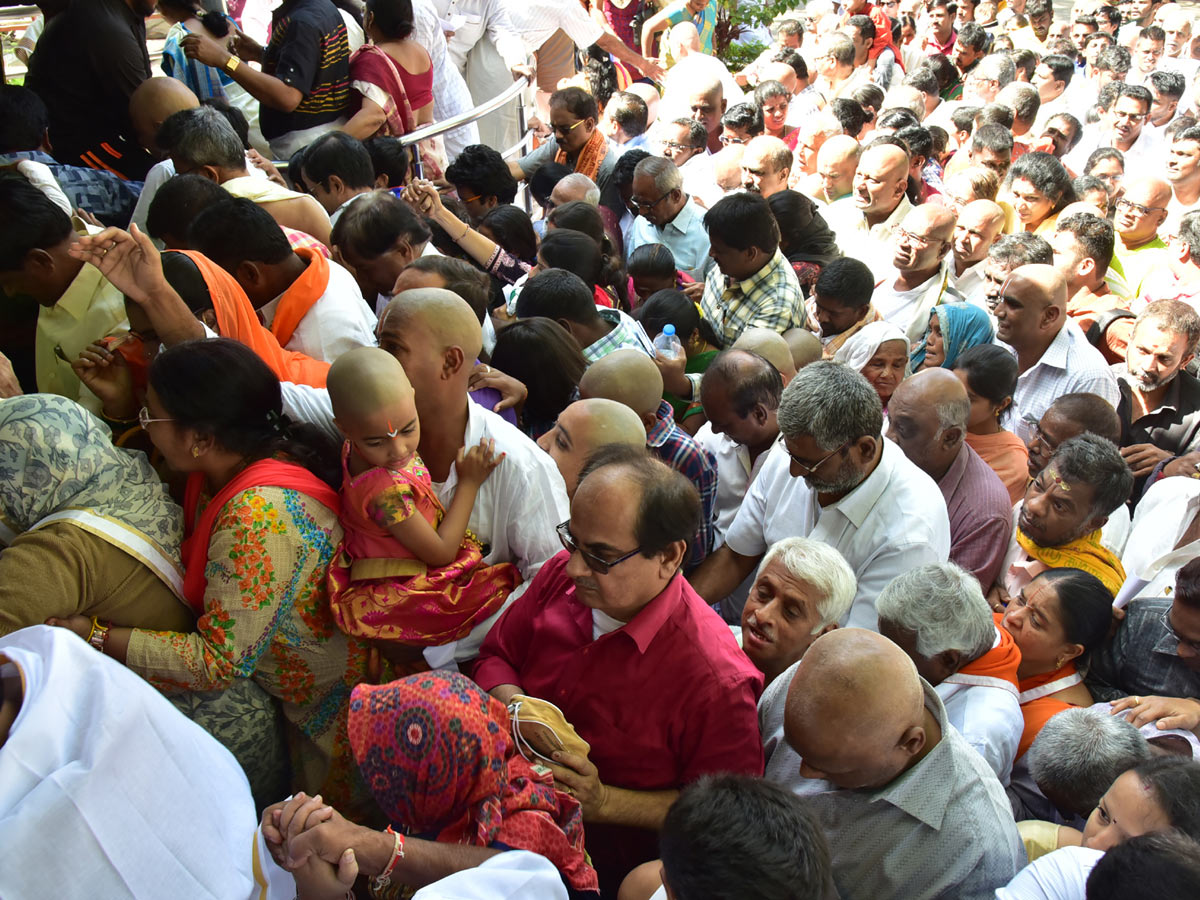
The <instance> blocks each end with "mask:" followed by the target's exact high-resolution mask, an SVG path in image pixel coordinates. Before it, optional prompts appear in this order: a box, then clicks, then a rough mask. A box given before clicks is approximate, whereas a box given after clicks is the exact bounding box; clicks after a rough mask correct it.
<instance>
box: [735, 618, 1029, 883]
mask: <svg viewBox="0 0 1200 900" xmlns="http://www.w3.org/2000/svg"><path fill="white" fill-rule="evenodd" d="M759 721H760V723H762V726H763V742H764V753H765V755H766V760H767V767H766V777H767V778H768V780H771V781H774V782H776V783H778V784H781V785H783V786H785V787H788V788H790V789H791V790H792V791H794V792H795V793H796V794H798V795H800V796H801V797H803V798H804V801H805V806H806V808H807V809H808V811H809V812H810V813H811V814H812V815H813V816H814V817H815V818H816V819H817V821H818V823H819V824H820V825H821V826H822V828H823V829H824V830H825V834H826V836H827V837H828V838H829V845H830V850H831V852H832V854H833V878H834V883H835V885H836V887H837V889H838V893H839V894H840V895H841V896H843V897H864V898H865V897H896V898H899V897H922V898H945V900H951V898H953V900H984V898H987V900H991V898H992V896H993V893H994V892H995V890H996V889H997V888H998V887H1002V886H1003V885H1005V884H1007V883H1008V881H1009V880H1010V879H1011V878H1012V877H1013V876H1014V875H1015V874H1016V873H1017V870H1018V869H1020V868H1021V867H1022V866H1024V865H1025V850H1024V847H1023V846H1022V844H1021V838H1020V835H1019V834H1018V833H1017V826H1016V823H1015V822H1014V821H1013V815H1012V810H1011V808H1010V806H1009V803H1008V800H1007V798H1006V796H1005V794H1004V789H1003V788H1001V786H1000V782H999V781H998V780H997V779H996V775H995V774H994V773H993V772H992V770H991V769H990V768H988V766H987V763H985V762H984V760H983V758H982V757H981V756H980V755H979V754H978V753H977V752H976V751H975V750H974V749H973V748H972V747H971V746H970V745H969V744H968V743H967V742H966V740H965V739H964V738H963V737H962V736H961V735H960V734H959V733H958V732H957V731H956V730H955V728H954V727H953V725H951V724H950V720H949V718H948V717H947V715H946V708H945V706H944V705H943V704H942V701H941V698H940V697H938V694H937V692H936V691H935V690H934V689H933V688H932V687H931V686H930V685H929V683H928V682H926V681H925V680H924V679H922V678H921V676H920V675H919V674H918V673H917V669H916V666H914V665H913V662H912V660H911V659H909V657H908V656H907V655H906V654H905V652H904V651H903V650H901V649H900V647H898V646H897V645H896V644H894V643H892V642H891V641H890V640H888V639H887V638H885V637H883V636H882V635H879V634H875V633H873V632H869V631H865V630H863V629H859V628H839V629H837V630H834V631H831V632H829V633H828V634H823V635H821V636H820V637H819V638H817V639H816V640H815V641H814V642H813V643H812V645H811V646H810V647H809V648H808V651H807V652H806V653H805V654H804V656H803V658H802V659H801V660H800V661H799V662H798V663H795V664H794V665H793V666H792V667H791V668H789V669H787V670H786V671H785V672H784V673H783V674H782V675H780V676H779V677H778V678H776V679H775V681H773V682H772V683H771V684H770V686H769V687H768V688H767V690H766V691H764V693H763V697H762V700H761V701H760V702H759Z"/></svg>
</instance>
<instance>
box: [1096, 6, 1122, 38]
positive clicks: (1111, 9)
mask: <svg viewBox="0 0 1200 900" xmlns="http://www.w3.org/2000/svg"><path fill="white" fill-rule="evenodd" d="M1095 16H1096V18H1097V19H1099V18H1100V17H1101V16H1103V17H1104V21H1106V22H1111V23H1112V24H1113V25H1116V26H1117V27H1118V28H1120V27H1121V10H1120V9H1118V8H1117V7H1115V6H1097V7H1096V12H1095ZM1096 24H1097V25H1099V24H1100V23H1099V22H1097V23H1096ZM1104 33H1105V34H1108V32H1104Z"/></svg>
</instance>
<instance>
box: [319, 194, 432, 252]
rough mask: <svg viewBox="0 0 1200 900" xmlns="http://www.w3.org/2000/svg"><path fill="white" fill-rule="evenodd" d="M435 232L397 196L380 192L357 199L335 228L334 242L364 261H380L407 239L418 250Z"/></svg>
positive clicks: (342, 215)
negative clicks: (417, 247) (352, 250)
mask: <svg viewBox="0 0 1200 900" xmlns="http://www.w3.org/2000/svg"><path fill="white" fill-rule="evenodd" d="M431 236H432V232H431V231H430V230H429V226H428V225H426V224H425V221H424V220H423V219H422V218H421V217H420V216H418V215H417V213H416V211H415V210H414V209H413V208H412V207H411V206H409V205H408V204H407V203H405V202H404V201H403V200H401V199H400V198H399V197H396V196H395V195H393V194H390V193H388V192H386V191H376V192H373V193H370V194H366V195H364V196H363V197H360V198H359V199H357V200H355V201H354V202H353V203H351V204H350V205H349V206H348V207H346V209H345V210H344V211H343V212H342V214H341V216H339V217H338V220H337V222H336V223H334V226H333V236H332V237H331V238H330V240H331V241H332V242H333V244H334V246H336V247H353V248H354V253H355V255H357V256H360V257H362V258H363V259H376V258H378V257H380V256H382V255H383V254H384V253H386V252H387V251H389V250H391V249H392V247H394V246H395V244H396V241H397V240H398V239H400V238H406V239H407V240H408V242H409V243H410V244H411V245H413V246H414V247H415V246H417V245H418V244H423V243H425V242H426V241H428V240H429V239H430V237H431Z"/></svg>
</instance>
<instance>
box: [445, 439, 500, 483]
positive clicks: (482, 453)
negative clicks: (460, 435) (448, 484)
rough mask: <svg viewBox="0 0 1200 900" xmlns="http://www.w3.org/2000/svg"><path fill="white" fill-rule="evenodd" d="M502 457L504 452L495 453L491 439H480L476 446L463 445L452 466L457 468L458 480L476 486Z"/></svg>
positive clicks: (490, 472) (489, 473) (493, 442)
mask: <svg viewBox="0 0 1200 900" xmlns="http://www.w3.org/2000/svg"><path fill="white" fill-rule="evenodd" d="M504 457H505V454H503V453H500V454H497V453H496V442H495V441H493V440H481V441H480V442H479V444H478V445H477V446H474V447H471V448H470V449H467V448H466V447H463V448H462V449H460V450H459V451H458V458H457V459H456V460H455V461H454V467H455V468H456V469H457V470H458V480H459V481H460V482H468V483H470V484H474V485H477V486H478V485H480V484H483V482H485V481H486V480H487V477H488V476H489V475H491V474H492V470H493V469H495V468H496V466H498V465H500V462H501V460H503V459H504Z"/></svg>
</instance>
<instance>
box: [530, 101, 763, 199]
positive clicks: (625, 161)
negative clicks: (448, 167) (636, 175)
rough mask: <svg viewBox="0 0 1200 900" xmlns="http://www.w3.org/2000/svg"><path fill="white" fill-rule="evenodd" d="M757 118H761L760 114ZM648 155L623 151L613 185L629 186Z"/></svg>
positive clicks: (638, 149)
mask: <svg viewBox="0 0 1200 900" xmlns="http://www.w3.org/2000/svg"><path fill="white" fill-rule="evenodd" d="M759 118H761V116H760V117H759ZM649 155H650V154H649V153H648V152H646V151H645V150H643V149H641V148H640V147H634V148H633V149H632V150H626V151H625V152H624V153H622V154H621V157H620V159H618V160H617V164H616V165H615V166H613V173H612V180H613V185H614V186H615V187H618V188H623V187H629V186H630V185H631V184H633V170H634V169H636V168H637V164H638V163H640V162H641V161H642V160H643V159H645V158H646V157H648V156H649ZM544 168H545V166H542V169H544ZM564 168H565V167H564ZM542 169H538V170H537V171H538V172H540V171H542ZM567 174H568V175H569V174H570V170H569V169H568V170H567ZM536 175H537V173H536V172H535V173H534V176H535V177H536ZM553 189H554V185H551V186H550V190H553ZM529 190H530V191H531V192H533V195H534V196H535V197H537V196H538V194H537V192H536V191H534V189H533V184H532V182H530V185H529ZM550 190H548V191H546V193H545V196H546V197H549V196H550ZM539 202H541V201H540V199H539Z"/></svg>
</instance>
